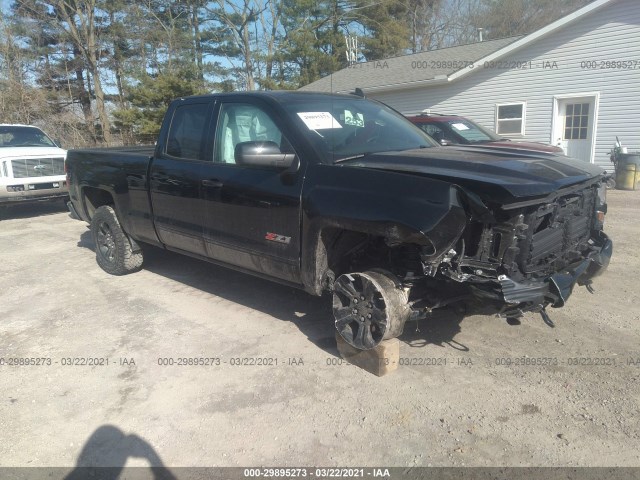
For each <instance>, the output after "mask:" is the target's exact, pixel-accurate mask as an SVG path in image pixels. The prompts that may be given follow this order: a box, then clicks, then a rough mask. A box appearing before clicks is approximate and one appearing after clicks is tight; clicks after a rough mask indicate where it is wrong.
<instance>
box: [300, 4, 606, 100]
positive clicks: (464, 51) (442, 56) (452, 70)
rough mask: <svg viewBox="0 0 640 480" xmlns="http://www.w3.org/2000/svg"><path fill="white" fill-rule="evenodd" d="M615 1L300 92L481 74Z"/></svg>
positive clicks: (365, 68) (335, 77)
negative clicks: (529, 30)
mask: <svg viewBox="0 0 640 480" xmlns="http://www.w3.org/2000/svg"><path fill="white" fill-rule="evenodd" d="M615 1H617V0H595V1H593V2H591V3H590V4H588V5H586V6H585V7H582V8H580V9H578V10H576V11H575V12H573V13H571V14H569V15H566V16H564V17H562V18H560V19H559V20H556V21H555V22H553V23H550V24H549V25H547V26H545V27H543V28H541V29H539V30H536V31H535V32H533V33H530V34H529V35H523V36H519V37H509V38H503V39H499V40H489V41H485V42H478V43H472V44H469V45H460V46H457V47H449V48H442V49H439V50H430V51H427V52H420V53H414V54H410V55H403V56H399V57H392V58H388V59H385V60H378V61H371V62H363V63H357V64H355V65H353V66H351V67H347V68H343V69H342V70H339V71H337V72H335V73H333V74H332V75H328V76H326V77H323V78H321V79H320V80H316V81H315V82H312V83H310V84H308V85H305V86H304V87H302V88H300V90H314V91H320V92H350V91H353V90H354V89H355V88H356V87H360V88H362V89H363V90H364V91H365V92H366V91H376V92H377V91H385V90H401V89H404V88H412V87H418V86H427V85H436V84H442V83H448V82H452V81H455V80H457V79H459V78H461V77H464V76H466V75H469V74H471V73H473V72H474V71H478V70H479V69H480V68H482V65H483V64H484V62H488V61H492V60H496V59H498V58H501V57H503V56H505V55H508V54H510V53H512V52H514V51H516V50H519V49H521V48H523V47H525V46H527V45H529V44H531V43H533V42H535V41H536V40H537V39H539V38H541V37H544V36H546V35H549V34H550V33H552V32H555V31H556V30H558V29H561V28H563V27H564V26H565V25H567V24H570V23H573V22H575V21H576V20H578V19H579V18H582V17H584V16H585V15H589V14H591V13H593V12H595V11H596V10H599V9H601V8H602V7H604V6H606V5H608V4H610V3H613V2H615ZM455 61H457V62H458V63H457V64H456V63H455ZM461 62H462V66H461V65H460V64H461ZM465 62H466V63H465ZM419 67H425V68H419ZM431 67H442V68H431Z"/></svg>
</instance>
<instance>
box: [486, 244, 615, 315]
mask: <svg viewBox="0 0 640 480" xmlns="http://www.w3.org/2000/svg"><path fill="white" fill-rule="evenodd" d="M593 240H594V242H595V243H594V246H593V250H592V252H591V253H590V254H589V255H588V256H587V257H586V258H585V259H584V260H581V261H580V262H577V263H574V264H572V265H569V266H568V267H567V268H565V269H563V270H562V271H560V272H558V273H555V274H553V275H551V276H550V277H548V278H546V279H545V280H542V281H527V282H516V281H514V280H512V279H511V278H509V277H507V276H506V275H501V276H500V277H498V281H499V282H500V285H501V286H502V294H503V296H504V300H505V302H507V303H509V304H519V303H533V304H536V305H545V304H548V303H550V304H551V305H552V306H553V307H562V306H563V305H564V304H565V303H566V301H567V299H568V298H569V296H570V295H571V293H572V292H573V287H574V286H575V285H576V284H577V285H589V284H590V283H591V280H592V279H593V278H595V277H597V276H598V275H600V274H602V272H604V271H605V270H606V269H607V267H608V266H609V261H610V260H611V255H612V253H613V243H612V242H611V240H610V239H609V237H607V235H605V234H604V233H603V232H599V234H598V236H597V237H596V238H594V239H593Z"/></svg>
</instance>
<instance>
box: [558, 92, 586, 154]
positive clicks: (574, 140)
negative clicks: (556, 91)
mask: <svg viewBox="0 0 640 480" xmlns="http://www.w3.org/2000/svg"><path fill="white" fill-rule="evenodd" d="M594 126H595V98H594V97H581V98H566V99H562V100H559V101H558V117H557V119H556V138H557V139H558V141H557V142H556V143H557V144H558V145H559V146H561V147H562V148H563V150H564V151H565V153H566V154H567V155H568V156H569V157H573V158H577V159H580V160H583V161H585V162H588V163H591V154H592V152H591V151H592V144H593V134H594Z"/></svg>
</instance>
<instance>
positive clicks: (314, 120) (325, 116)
mask: <svg viewBox="0 0 640 480" xmlns="http://www.w3.org/2000/svg"><path fill="white" fill-rule="evenodd" d="M298 116H299V117H300V119H301V120H302V121H303V122H304V124H305V125H306V126H307V128H308V129H309V130H322V129H325V128H342V125H340V124H339V123H338V121H337V120H336V119H335V118H333V115H331V114H330V113H329V112H298Z"/></svg>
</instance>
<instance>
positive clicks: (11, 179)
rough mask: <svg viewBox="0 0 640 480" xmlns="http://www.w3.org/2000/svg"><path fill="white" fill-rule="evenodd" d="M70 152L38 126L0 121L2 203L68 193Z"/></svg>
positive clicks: (47, 198)
mask: <svg viewBox="0 0 640 480" xmlns="http://www.w3.org/2000/svg"><path fill="white" fill-rule="evenodd" d="M66 155H67V152H66V151H65V150H63V149H61V148H59V147H58V146H57V145H56V143H55V142H54V141H53V140H51V138H49V137H48V136H47V135H46V134H45V133H44V132H43V131H42V130H40V129H39V128H37V127H32V126H29V125H3V124H0V206H7V205H10V204H15V203H22V202H35V201H42V200H53V199H56V198H65V197H67V196H68V195H69V190H68V186H67V179H66V174H65V170H64V162H65V158H66Z"/></svg>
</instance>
